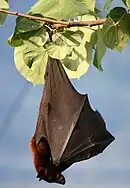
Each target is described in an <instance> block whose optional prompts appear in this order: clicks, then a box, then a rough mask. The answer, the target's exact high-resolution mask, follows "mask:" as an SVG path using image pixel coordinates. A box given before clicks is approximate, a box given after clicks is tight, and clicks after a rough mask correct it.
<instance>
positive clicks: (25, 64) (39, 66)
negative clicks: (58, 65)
mask: <svg viewBox="0 0 130 188" xmlns="http://www.w3.org/2000/svg"><path fill="white" fill-rule="evenodd" d="M36 41H37V40H36ZM34 43H35V41H34ZM34 43H31V42H26V43H25V44H24V45H22V46H20V47H16V48H15V51H14V60H15V65H16V68H17V69H18V71H19V72H20V74H21V75H22V76H23V77H25V78H26V79H27V80H28V81H30V82H32V83H33V84H42V83H44V74H45V69H46V65H47V61H48V54H47V52H46V50H45V49H44V48H43V46H37V45H35V44H34ZM39 44H40V43H39Z"/></svg>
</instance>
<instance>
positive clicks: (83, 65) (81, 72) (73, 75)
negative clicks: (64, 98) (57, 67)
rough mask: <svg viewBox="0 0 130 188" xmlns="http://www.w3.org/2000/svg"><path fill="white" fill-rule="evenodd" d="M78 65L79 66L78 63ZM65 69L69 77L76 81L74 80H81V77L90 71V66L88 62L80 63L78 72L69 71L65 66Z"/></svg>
mask: <svg viewBox="0 0 130 188" xmlns="http://www.w3.org/2000/svg"><path fill="white" fill-rule="evenodd" d="M71 63H72V62H71ZM73 63H74V62H73ZM77 65H78V63H77ZM63 67H64V69H65V71H66V73H67V75H68V77H69V78H70V79H74V78H78V79H79V78H80V77H81V76H83V75H84V74H85V73H86V72H87V71H88V69H89V64H88V63H87V61H86V60H84V61H82V62H80V64H79V65H78V66H77V70H76V71H72V70H70V69H68V68H67V67H66V66H65V65H64V64H63Z"/></svg>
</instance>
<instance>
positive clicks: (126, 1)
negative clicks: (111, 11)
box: [122, 0, 130, 9]
mask: <svg viewBox="0 0 130 188" xmlns="http://www.w3.org/2000/svg"><path fill="white" fill-rule="evenodd" d="M122 1H123V3H124V4H125V5H126V6H127V7H128V9H130V0H122Z"/></svg>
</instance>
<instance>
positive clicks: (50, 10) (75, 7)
mask: <svg viewBox="0 0 130 188" xmlns="http://www.w3.org/2000/svg"><path fill="white" fill-rule="evenodd" d="M94 6H95V1H94V0H60V1H59V0H39V1H37V3H36V4H35V5H34V6H33V7H32V8H31V9H30V11H29V14H35V13H40V14H42V15H43V16H45V17H51V18H55V19H58V20H62V19H66V18H72V17H74V16H78V15H83V14H87V13H88V12H89V8H90V9H91V11H93V7H94Z"/></svg>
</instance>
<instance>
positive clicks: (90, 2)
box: [84, 0, 96, 12]
mask: <svg viewBox="0 0 130 188" xmlns="http://www.w3.org/2000/svg"><path fill="white" fill-rule="evenodd" d="M84 2H85V4H86V5H87V8H88V9H89V10H90V11H91V12H94V9H95V3H96V1H95V0H84Z"/></svg>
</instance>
